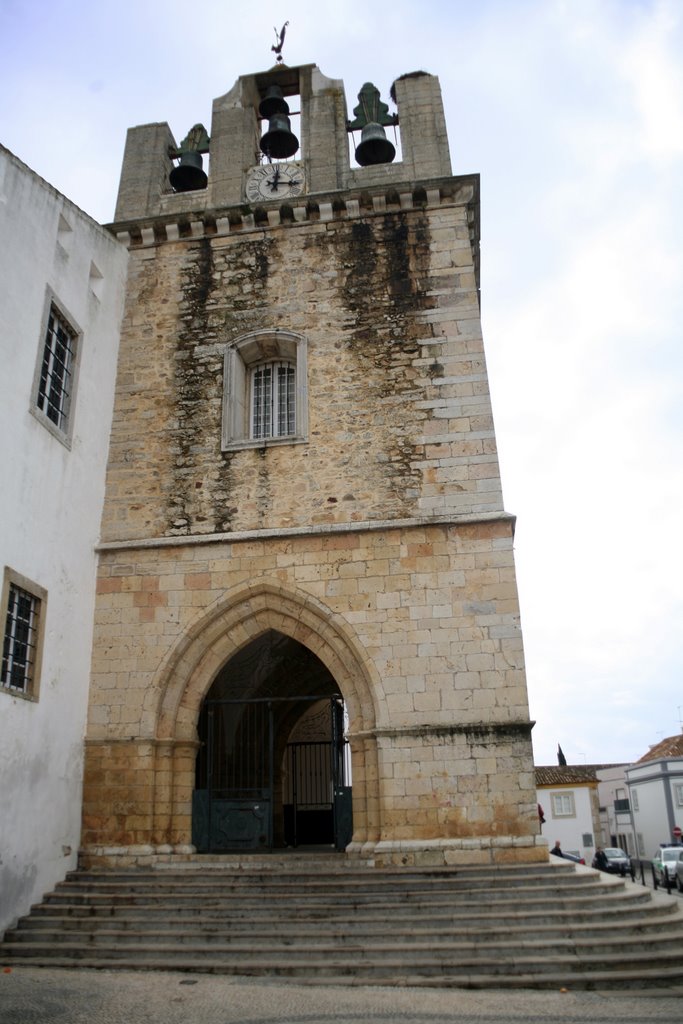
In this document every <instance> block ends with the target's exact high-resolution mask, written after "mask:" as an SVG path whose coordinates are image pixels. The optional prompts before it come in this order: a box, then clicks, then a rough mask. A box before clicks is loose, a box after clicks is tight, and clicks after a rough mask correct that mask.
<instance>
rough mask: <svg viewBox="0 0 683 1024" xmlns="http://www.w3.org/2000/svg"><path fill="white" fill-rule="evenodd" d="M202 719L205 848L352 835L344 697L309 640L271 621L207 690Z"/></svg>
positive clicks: (199, 787)
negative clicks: (300, 639)
mask: <svg viewBox="0 0 683 1024" xmlns="http://www.w3.org/2000/svg"><path fill="white" fill-rule="evenodd" d="M197 729H198V737H199V742H200V748H199V752H198V755H197V767H196V778H195V790H194V796H193V805H192V842H193V844H194V846H195V847H196V848H197V850H198V851H199V852H220V851H227V850H258V849H272V848H273V847H284V846H299V845H325V846H334V847H336V848H337V849H344V848H345V847H346V845H347V844H348V843H349V842H350V840H351V834H352V823H351V788H350V784H349V782H350V779H349V770H348V765H349V759H348V753H347V742H346V739H345V728H344V703H343V699H342V696H341V693H340V692H339V688H338V686H337V684H336V682H335V680H334V678H333V676H332V675H331V673H330V672H329V670H328V669H327V668H326V667H325V665H323V663H322V661H320V659H319V658H318V657H317V656H316V655H315V654H313V652H312V651H310V650H309V649H308V648H307V647H305V646H304V645H303V644H301V643H299V642H298V641H296V640H294V639H292V638H291V637H288V636H285V635H284V634H282V633H279V632H278V631H276V630H273V629H269V630H267V631H266V632H264V633H263V634H261V636H259V637H257V638H256V639H255V640H252V641H251V643H249V644H247V645H246V646H245V647H243V648H242V649H241V650H240V651H238V652H237V653H236V654H235V655H234V656H233V657H232V658H231V659H230V661H228V663H227V664H226V665H225V666H224V667H223V668H222V669H221V671H220V672H219V673H218V674H217V676H216V677H215V679H214V681H213V683H212V685H211V687H210V689H209V691H208V692H207V694H206V697H205V699H204V701H203V702H202V706H201V710H200V714H199V721H198V727H197Z"/></svg>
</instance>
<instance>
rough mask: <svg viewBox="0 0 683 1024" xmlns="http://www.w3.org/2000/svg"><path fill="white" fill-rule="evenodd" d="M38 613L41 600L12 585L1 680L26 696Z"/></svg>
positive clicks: (33, 653)
mask: <svg viewBox="0 0 683 1024" xmlns="http://www.w3.org/2000/svg"><path fill="white" fill-rule="evenodd" d="M39 613H40V599H39V598H37V597H35V596H34V595H33V594H30V593H29V592H28V591H26V590H22V588H21V587H18V586H17V585H16V584H14V583H10V585H9V593H8V600H7V618H6V621H5V637H4V642H3V648H2V674H1V676H0V683H1V684H2V686H3V687H5V689H7V690H13V691H15V692H17V693H24V694H28V693H30V692H31V689H32V685H33V673H34V668H35V662H36V649H37V644H38V621H39Z"/></svg>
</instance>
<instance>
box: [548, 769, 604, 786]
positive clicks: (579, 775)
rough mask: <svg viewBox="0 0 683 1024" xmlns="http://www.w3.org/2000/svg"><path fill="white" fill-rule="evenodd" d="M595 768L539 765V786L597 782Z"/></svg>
mask: <svg viewBox="0 0 683 1024" xmlns="http://www.w3.org/2000/svg"><path fill="white" fill-rule="evenodd" d="M597 781H598V780H597V776H596V774H595V768H592V767H589V766H588V765H564V764H563V765H539V766H537V767H536V785H537V786H567V785H572V784H576V783H577V782H597Z"/></svg>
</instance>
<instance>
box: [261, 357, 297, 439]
mask: <svg viewBox="0 0 683 1024" xmlns="http://www.w3.org/2000/svg"><path fill="white" fill-rule="evenodd" d="M295 395H296V371H295V368H294V366H292V364H291V363H262V364H261V365H259V366H255V367H253V368H252V371H251V436H252V437H253V438H254V439H257V438H261V437H289V436H290V435H292V434H294V432H295V430H296V411H295Z"/></svg>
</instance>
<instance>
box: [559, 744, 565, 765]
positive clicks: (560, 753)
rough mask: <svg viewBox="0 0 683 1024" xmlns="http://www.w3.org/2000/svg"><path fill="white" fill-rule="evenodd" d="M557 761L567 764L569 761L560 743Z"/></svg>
mask: <svg viewBox="0 0 683 1024" xmlns="http://www.w3.org/2000/svg"><path fill="white" fill-rule="evenodd" d="M557 763H558V764H565V765H566V763H567V758H566V757H565V756H564V754H563V753H562V747H561V746H560V744H559V743H558V744H557Z"/></svg>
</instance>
